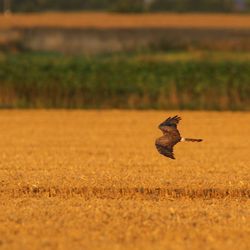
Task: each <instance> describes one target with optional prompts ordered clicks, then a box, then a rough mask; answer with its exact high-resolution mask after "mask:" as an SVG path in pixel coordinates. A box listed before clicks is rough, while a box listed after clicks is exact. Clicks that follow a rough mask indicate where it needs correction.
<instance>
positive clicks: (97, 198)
mask: <svg viewBox="0 0 250 250" xmlns="http://www.w3.org/2000/svg"><path fill="white" fill-rule="evenodd" d="M175 114H179V115H181V116H182V118H183V120H182V122H181V124H180V126H179V128H180V131H181V133H182V135H183V136H186V137H194V138H195V137H201V138H204V142H203V143H200V144H198V143H179V144H178V145H176V147H175V156H176V158H177V159H176V160H175V161H174V160H171V159H168V158H164V157H163V156H161V155H160V154H158V153H157V151H156V149H155V148H154V140H155V138H156V137H158V136H160V135H161V133H160V131H159V130H158V129H157V126H158V124H159V123H160V122H161V121H162V120H164V119H165V118H166V117H167V116H170V115H175ZM249 123H250V113H247V112H245V113H243V112H235V113H231V112H220V113H219V112H179V111H178V112H169V111H168V112H163V111H115V110H114V111H63V110H62V111H54V110H51V111H43V110H37V111H32V110H30V111H16V110H12V111H7V110H6V111H5V110H2V111H0V131H1V136H0V137H1V140H0V182H1V186H0V194H1V200H0V222H1V223H0V248H1V249H144V250H147V249H201V248H203V249H236V248H237V249H249V248H248V247H249V244H250V238H249V235H250V183H249V181H250V171H249V147H250V139H249V133H250V127H249Z"/></svg>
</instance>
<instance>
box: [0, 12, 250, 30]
mask: <svg viewBox="0 0 250 250" xmlns="http://www.w3.org/2000/svg"><path fill="white" fill-rule="evenodd" d="M17 27H18V28H33V27H47V28H48V27H53V28H55V27H57V28H102V29H107V28H109V29H110V28H213V29H214V28H220V29H232V28H233V29H249V28H250V16H249V15H235V14H234V15H233V14H232V15H228V14H112V13H95V12H82V13H81V12H75V13H57V12H54V13H53V12H52V13H41V14H15V15H10V16H4V15H0V29H6V28H17Z"/></svg>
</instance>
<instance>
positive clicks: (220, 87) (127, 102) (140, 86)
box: [0, 53, 250, 110]
mask: <svg viewBox="0 0 250 250" xmlns="http://www.w3.org/2000/svg"><path fill="white" fill-rule="evenodd" d="M208 55H209V54H204V55H203V54H202V55H200V54H193V55H192V54H188V53H176V54H175V53H172V54H165V55H164V56H163V55H161V54H156V55H151V54H137V55H136V54H132V55H113V56H96V57H90V58H87V57H65V56H62V55H56V54H17V55H2V56H1V57H0V106H1V107H2V108H3V107H18V108H20V107H21V108H22V107H23V108H26V107H28V108H136V109H146V108H153V109H208V110H211V109H217V110H249V109H250V98H249V97H250V72H249V69H250V60H249V55H246V54H239V56H238V57H237V58H236V56H235V55H233V54H232V55H231V56H230V54H226V55H224V56H222V57H221V58H220V59H219V57H218V56H217V57H216V56H215V54H214V55H213V54H211V56H208Z"/></svg>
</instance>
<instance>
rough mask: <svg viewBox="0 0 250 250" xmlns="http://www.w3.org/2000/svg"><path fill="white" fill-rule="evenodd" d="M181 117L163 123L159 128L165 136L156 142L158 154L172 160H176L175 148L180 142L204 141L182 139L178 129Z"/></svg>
mask: <svg viewBox="0 0 250 250" xmlns="http://www.w3.org/2000/svg"><path fill="white" fill-rule="evenodd" d="M180 120H181V117H179V116H178V115H176V116H174V117H168V118H167V119H166V120H165V121H164V122H162V123H161V124H160V125H159V126H158V128H159V129H160V130H161V131H162V133H163V136H161V137H159V138H157V139H156V141H155V146H156V149H157V150H158V152H159V153H160V154H162V155H164V156H166V157H169V158H170V159H173V160H174V159H175V157H174V153H173V147H174V145H176V144H177V143H178V142H183V141H188V142H201V141H203V139H193V138H184V137H181V135H180V132H179V130H178V129H177V124H178V123H179V122H180Z"/></svg>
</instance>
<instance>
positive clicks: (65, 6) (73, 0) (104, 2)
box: [0, 0, 250, 12]
mask: <svg viewBox="0 0 250 250" xmlns="http://www.w3.org/2000/svg"><path fill="white" fill-rule="evenodd" d="M9 2H10V3H11V4H10V5H11V11H13V12H34V11H57V10H61V11H75V10H78V11H79V10H97V11H98V10H100V11H101V10H103V11H117V12H146V11H156V12H157V11H172V12H234V11H244V12H246V11H249V10H250V0H70V1H69V0H0V8H1V10H2V11H3V10H4V6H5V8H6V6H8V5H9V4H8V3H9ZM6 3H7V5H6Z"/></svg>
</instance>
